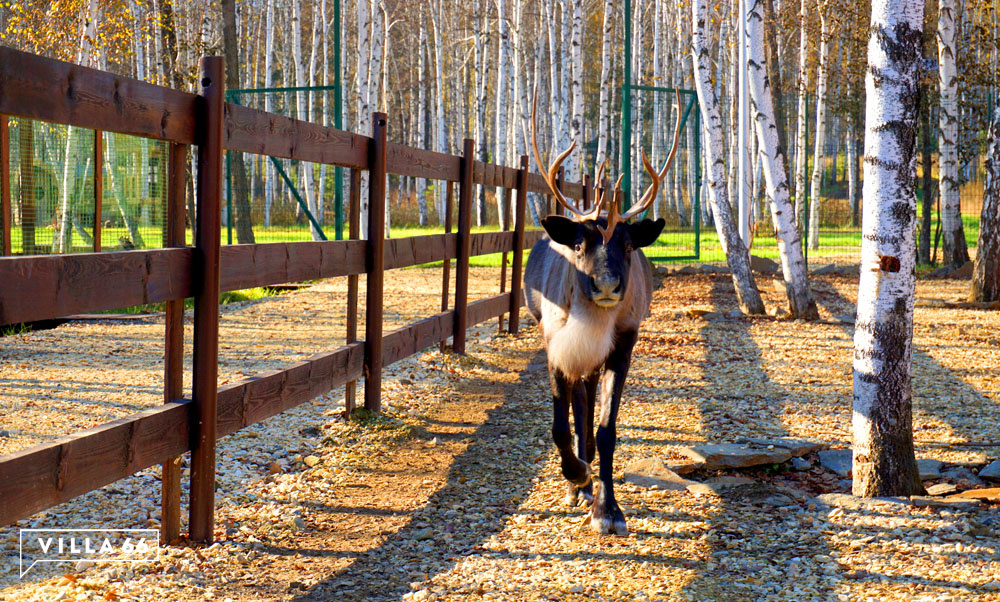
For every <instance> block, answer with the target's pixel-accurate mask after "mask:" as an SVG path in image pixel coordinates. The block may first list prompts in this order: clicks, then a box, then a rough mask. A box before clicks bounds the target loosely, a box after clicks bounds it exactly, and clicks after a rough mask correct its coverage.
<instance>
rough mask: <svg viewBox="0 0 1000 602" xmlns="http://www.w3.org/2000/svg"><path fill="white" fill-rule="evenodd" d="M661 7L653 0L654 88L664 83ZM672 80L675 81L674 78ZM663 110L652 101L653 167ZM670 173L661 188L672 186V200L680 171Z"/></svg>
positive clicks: (656, 162) (658, 150)
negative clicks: (668, 180) (668, 178)
mask: <svg viewBox="0 0 1000 602" xmlns="http://www.w3.org/2000/svg"><path fill="white" fill-rule="evenodd" d="M662 7H663V3H662V2H660V1H659V0H653V14H654V17H653V85H654V86H663V85H665V82H664V81H663V80H664V78H663V62H664V61H663V57H662V52H663V43H662V38H663V32H662V31H661V28H660V26H661V23H662V22H663V10H662ZM676 68H677V64H676V63H675V64H674V69H675V73H676ZM674 79H675V81H676V77H675V78H674ZM663 109H664V103H663V102H655V101H654V103H653V124H652V125H653V140H652V144H651V145H650V150H649V156H650V158H651V159H652V160H653V165H661V164H662V163H661V162H660V154H661V153H662V152H663V150H662V149H661V146H662V144H661V140H662V138H663V137H662V136H661V135H660V132H661V128H662V124H663V120H664V115H663V113H664V111H663ZM669 113H670V110H669V109H667V117H669V116H670V115H669ZM679 118H680V114H679V113H678V119H679ZM678 167H680V165H678ZM671 171H673V173H671V174H670V182H667V184H668V186H663V188H666V189H669V188H671V186H670V185H669V184H673V192H674V194H672V195H671V196H672V198H677V196H676V191H677V181H678V179H677V178H678V174H679V173H680V171H681V170H680V169H677V170H671ZM663 196H665V195H664V194H663V192H662V191H661V192H658V193H657V195H656V198H655V199H653V205H652V210H653V212H652V213H653V219H660V199H661V198H662V197H663Z"/></svg>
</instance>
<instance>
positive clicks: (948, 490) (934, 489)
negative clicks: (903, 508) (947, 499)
mask: <svg viewBox="0 0 1000 602" xmlns="http://www.w3.org/2000/svg"><path fill="white" fill-rule="evenodd" d="M956 491H958V487H955V486H954V485H952V484H951V483H938V484H937V485H931V486H930V487H928V488H927V495H929V496H932V497H938V496H942V495H949V494H952V493H955V492H956Z"/></svg>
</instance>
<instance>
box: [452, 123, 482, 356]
mask: <svg viewBox="0 0 1000 602" xmlns="http://www.w3.org/2000/svg"><path fill="white" fill-rule="evenodd" d="M474 154H475V141H474V140H472V139H471V138H466V139H465V140H463V141H462V173H461V177H460V178H459V187H458V248H457V255H458V256H457V258H456V259H457V261H456V262H455V326H454V328H453V330H454V338H453V340H452V348H453V349H454V350H455V353H458V354H464V353H465V329H466V325H467V319H468V315H467V314H468V309H469V308H468V303H469V256H470V253H471V251H472V247H471V242H472V237H471V236H470V233H471V229H472V194H473V184H472V182H473V179H474V177H475V171H476V165H477V163H476V161H475V159H474V158H473V155H474ZM478 165H479V166H480V167H482V164H481V163H479V164H478Z"/></svg>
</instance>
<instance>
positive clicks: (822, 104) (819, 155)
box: [809, 0, 830, 250]
mask: <svg viewBox="0 0 1000 602" xmlns="http://www.w3.org/2000/svg"><path fill="white" fill-rule="evenodd" d="M827 8H828V7H827V2H826V0H822V1H821V2H819V3H818V4H817V9H818V11H817V12H819V22H820V33H819V70H818V72H817V74H816V130H815V131H816V135H815V137H814V138H813V172H812V180H811V181H810V183H809V248H810V249H813V250H816V249H819V210H820V206H821V204H822V203H821V201H820V192H821V191H820V185H821V184H822V182H823V160H824V157H826V121H827V119H826V107H827V97H826V95H827V92H826V89H827V81H828V79H829V73H830V65H829V60H830V26H829V20H830V19H829V16H828V15H827Z"/></svg>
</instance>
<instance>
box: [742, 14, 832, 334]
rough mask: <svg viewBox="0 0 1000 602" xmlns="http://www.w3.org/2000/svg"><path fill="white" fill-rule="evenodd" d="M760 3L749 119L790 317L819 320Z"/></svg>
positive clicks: (752, 35)
mask: <svg viewBox="0 0 1000 602" xmlns="http://www.w3.org/2000/svg"><path fill="white" fill-rule="evenodd" d="M763 12H764V11H763V8H762V7H761V5H760V3H755V4H754V5H753V7H752V8H751V10H750V12H749V13H748V15H747V22H746V31H747V38H748V42H749V47H748V48H747V84H748V87H749V89H750V111H751V113H750V117H751V121H752V122H753V124H754V129H755V131H756V133H757V144H758V148H759V152H760V155H761V158H762V160H763V165H762V167H763V170H764V181H765V182H766V184H767V196H768V198H769V200H770V201H771V203H770V204H771V215H772V218H773V220H774V224H775V225H776V226H777V229H778V232H777V235H778V251H779V253H780V254H781V271H782V274H783V275H784V277H785V291H786V294H787V296H788V306H789V313H791V315H792V316H794V317H796V318H805V319H808V320H814V319H818V318H819V312H818V311H817V309H816V303H815V301H813V299H812V295H811V293H810V292H809V280H808V274H807V273H806V263H805V259H804V258H803V255H802V238H801V237H800V236H799V231H798V229H797V228H796V227H795V214H794V212H793V207H792V203H791V199H790V198H789V193H788V172H787V171H786V169H785V159H784V156H783V155H782V154H781V153H780V152H779V149H778V129H777V126H776V125H775V122H774V104H773V102H772V100H771V87H770V84H769V83H768V81H767V71H766V59H765V57H764V15H763Z"/></svg>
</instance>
